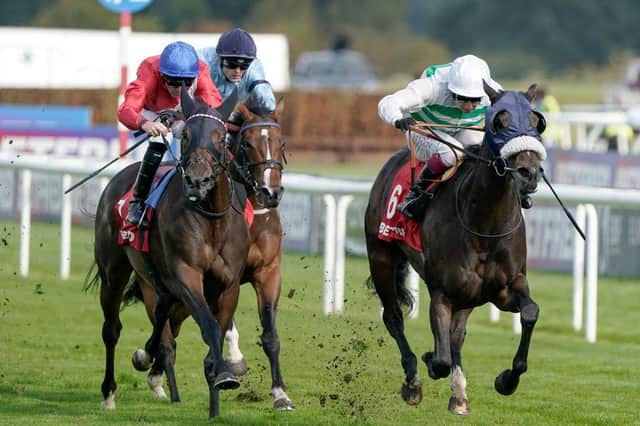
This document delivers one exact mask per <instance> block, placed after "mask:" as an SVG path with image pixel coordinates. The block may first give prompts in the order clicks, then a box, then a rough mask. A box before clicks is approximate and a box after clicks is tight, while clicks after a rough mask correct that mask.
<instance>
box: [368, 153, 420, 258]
mask: <svg viewBox="0 0 640 426" xmlns="http://www.w3.org/2000/svg"><path fill="white" fill-rule="evenodd" d="M423 166H424V162H421V161H418V162H417V165H416V174H417V173H419V172H420V170H422V167H423ZM410 188H411V166H409V163H408V162H407V163H406V164H405V165H404V166H402V168H400V170H398V173H397V174H396V176H395V177H394V178H393V185H392V186H391V191H390V192H389V198H388V199H387V203H386V204H385V206H386V208H385V209H384V212H383V213H382V218H381V220H380V228H379V229H378V238H379V239H381V240H383V241H393V240H400V241H404V242H405V243H406V244H407V245H408V246H409V247H411V248H413V249H414V250H418V251H422V241H421V240H420V223H419V222H416V221H414V220H411V219H409V218H407V217H406V216H405V215H403V214H402V213H401V212H400V210H398V205H399V204H400V203H401V202H402V201H403V200H404V199H405V198H406V197H407V195H408V194H409V190H410Z"/></svg>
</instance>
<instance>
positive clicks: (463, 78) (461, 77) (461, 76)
mask: <svg viewBox="0 0 640 426" xmlns="http://www.w3.org/2000/svg"><path fill="white" fill-rule="evenodd" d="M482 80H485V81H486V82H487V83H489V82H490V81H491V73H490V72H489V66H488V65H487V63H486V62H485V61H484V60H482V59H480V58H478V57H477V56H474V55H465V56H461V57H459V58H457V59H456V60H455V61H453V64H452V65H451V70H450V71H449V84H448V88H449V90H450V91H451V92H453V93H455V94H456V95H460V96H465V97H467V98H481V97H483V96H484V95H485V93H484V86H483V84H482Z"/></svg>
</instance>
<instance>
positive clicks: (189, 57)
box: [160, 41, 200, 78]
mask: <svg viewBox="0 0 640 426" xmlns="http://www.w3.org/2000/svg"><path fill="white" fill-rule="evenodd" d="M160 72H161V73H162V74H164V75H166V76H167V77H175V78H195V77H197V76H198V74H199V72H200V68H199V61H198V54H197V53H196V50H195V49H194V48H193V46H191V45H190V44H187V43H185V42H183V41H176V42H173V43H171V44H169V45H167V47H165V48H164V50H163V51H162V54H161V55H160Z"/></svg>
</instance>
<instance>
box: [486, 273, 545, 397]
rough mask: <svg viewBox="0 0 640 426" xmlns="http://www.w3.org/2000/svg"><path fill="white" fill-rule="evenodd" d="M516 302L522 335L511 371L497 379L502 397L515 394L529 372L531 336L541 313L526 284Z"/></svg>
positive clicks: (506, 371)
mask: <svg viewBox="0 0 640 426" xmlns="http://www.w3.org/2000/svg"><path fill="white" fill-rule="evenodd" d="M525 280H526V279H525ZM516 300H517V306H518V307H519V310H520V323H521V324H522V334H521V335H520V344H519V345H518V350H517V352H516V355H515V356H514V358H513V364H512V367H511V370H505V371H503V372H502V373H501V374H500V375H498V377H496V381H495V388H496V391H498V392H499V393H501V394H502V395H511V394H512V393H514V392H515V391H516V389H517V387H518V383H519V382H520V375H522V374H523V373H524V372H526V371H527V356H528V355H529V345H530V343H531V335H532V334H533V328H534V327H535V325H536V321H537V320H538V315H539V313H540V309H539V308H538V305H537V304H536V303H535V302H534V301H533V299H531V297H530V296H529V289H528V288H527V287H526V282H525V286H524V290H523V291H521V292H519V293H518V295H517V298H516Z"/></svg>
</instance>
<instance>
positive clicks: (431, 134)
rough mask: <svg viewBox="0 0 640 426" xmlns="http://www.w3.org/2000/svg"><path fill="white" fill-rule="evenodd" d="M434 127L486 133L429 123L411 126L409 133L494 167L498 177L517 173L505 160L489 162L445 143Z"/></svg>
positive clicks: (473, 128)
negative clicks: (429, 139) (441, 144)
mask: <svg viewBox="0 0 640 426" xmlns="http://www.w3.org/2000/svg"><path fill="white" fill-rule="evenodd" d="M423 127H424V128H426V129H427V130H428V132H426V131H425V130H424V129H422V128H423ZM433 127H450V128H454V129H468V130H475V131H484V129H483V128H480V127H464V126H448V125H433V124H429V123H420V124H416V125H413V126H411V127H410V128H409V131H410V132H415V133H417V134H419V135H421V136H424V137H427V138H432V139H435V140H437V141H438V142H440V143H443V144H445V145H446V146H448V147H449V148H451V149H454V150H456V151H460V152H462V153H463V154H465V155H466V156H467V157H470V158H473V159H474V160H478V161H480V162H482V163H485V164H486V165H487V166H489V167H493V169H494V170H495V172H496V174H497V175H498V176H504V175H505V174H506V172H510V173H515V172H516V169H514V168H512V167H507V163H506V161H505V159H504V158H502V157H497V158H495V159H493V160H489V159H487V158H484V157H481V156H480V155H477V154H475V153H473V152H471V151H469V150H468V149H466V148H461V147H459V146H456V145H454V144H452V143H451V142H448V141H445V140H444V139H442V138H441V137H440V136H438V134H437V133H436V132H435V131H434V130H433ZM409 139H411V135H409ZM456 157H457V156H456Z"/></svg>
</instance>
